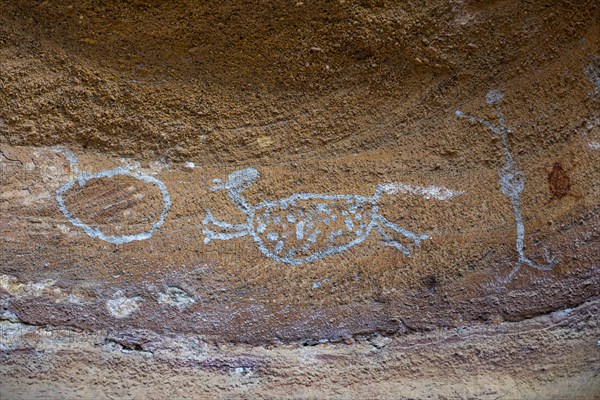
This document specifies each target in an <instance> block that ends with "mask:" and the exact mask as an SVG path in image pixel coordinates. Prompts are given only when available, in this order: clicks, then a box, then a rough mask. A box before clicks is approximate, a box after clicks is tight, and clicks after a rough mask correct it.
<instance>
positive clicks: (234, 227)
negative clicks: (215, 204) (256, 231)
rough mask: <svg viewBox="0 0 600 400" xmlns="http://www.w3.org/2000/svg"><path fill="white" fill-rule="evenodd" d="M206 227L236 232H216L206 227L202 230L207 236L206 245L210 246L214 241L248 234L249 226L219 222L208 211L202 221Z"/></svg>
mask: <svg viewBox="0 0 600 400" xmlns="http://www.w3.org/2000/svg"><path fill="white" fill-rule="evenodd" d="M202 223H203V224H204V225H214V226H216V227H217V228H221V229H225V230H229V231H234V232H215V231H213V230H210V229H209V228H207V227H206V226H205V227H204V228H202V233H204V234H205V235H206V236H205V238H204V243H205V244H208V243H210V242H211V241H212V240H229V239H235V238H239V237H242V236H245V235H247V234H248V226H247V225H245V224H230V223H227V222H224V221H219V220H217V219H216V218H215V217H214V216H213V215H212V213H211V212H210V210H208V209H207V210H206V217H204V219H203V220H202Z"/></svg>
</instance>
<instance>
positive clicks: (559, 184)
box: [546, 162, 581, 204]
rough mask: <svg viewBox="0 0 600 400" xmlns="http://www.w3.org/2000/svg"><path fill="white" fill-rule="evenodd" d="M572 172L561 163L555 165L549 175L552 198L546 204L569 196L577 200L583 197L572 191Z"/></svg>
mask: <svg viewBox="0 0 600 400" xmlns="http://www.w3.org/2000/svg"><path fill="white" fill-rule="evenodd" d="M570 172H571V170H566V169H564V168H563V166H562V164H561V163H559V162H555V163H554V165H553V166H552V170H551V171H550V172H549V173H548V189H549V190H550V194H551V195H552V197H551V198H550V200H548V202H547V203H546V204H549V203H550V202H552V201H553V200H560V199H562V198H563V197H565V196H567V195H569V196H573V197H576V198H580V197H581V195H579V194H576V193H573V192H572V191H571V186H572V185H571V177H570V175H569V173H570Z"/></svg>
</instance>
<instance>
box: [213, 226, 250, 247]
mask: <svg viewBox="0 0 600 400" xmlns="http://www.w3.org/2000/svg"><path fill="white" fill-rule="evenodd" d="M202 233H204V234H205V235H206V236H205V237H204V244H209V243H210V242H211V241H213V240H229V239H235V238H239V237H242V236H246V235H247V234H248V232H247V231H240V232H234V233H221V232H214V231H211V230H210V229H208V228H202Z"/></svg>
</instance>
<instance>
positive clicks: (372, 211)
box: [202, 168, 429, 265]
mask: <svg viewBox="0 0 600 400" xmlns="http://www.w3.org/2000/svg"><path fill="white" fill-rule="evenodd" d="M258 177H259V173H258V171H257V170H256V169H254V168H247V169H243V170H239V171H236V172H233V173H232V174H230V175H229V178H228V180H227V181H226V182H221V181H220V180H218V179H216V180H215V184H216V186H215V187H213V189H212V190H213V191H216V190H222V189H225V190H227V194H228V196H229V198H230V199H231V200H232V201H233V202H234V203H235V205H237V206H238V207H239V209H240V210H241V211H242V212H243V213H244V214H246V217H247V220H246V223H243V224H230V223H227V222H223V221H219V220H217V219H215V217H214V216H213V214H212V212H211V211H210V210H206V217H205V218H204V220H203V224H204V227H203V230H202V232H203V233H204V234H205V235H206V236H205V238H204V243H206V244H208V243H210V242H211V241H212V240H230V239H235V238H239V237H243V236H246V235H249V236H250V237H251V238H252V240H254V242H255V243H256V244H257V245H258V248H259V249H260V251H261V252H262V253H263V254H264V255H265V256H267V257H270V258H272V259H273V260H276V261H280V262H284V263H287V264H292V265H299V264H302V263H305V262H310V261H315V260H320V259H322V258H325V257H327V256H330V255H333V254H338V253H341V252H343V251H346V250H348V249H349V248H351V247H353V246H356V245H357V244H359V243H361V242H363V241H364V240H365V239H366V238H367V237H368V236H369V234H370V233H371V231H372V230H373V229H375V230H376V231H377V232H378V233H379V234H380V235H381V236H382V238H383V242H384V243H385V244H387V245H389V246H392V247H395V248H396V249H398V250H400V251H402V252H403V253H404V254H405V255H407V256H411V254H412V253H411V251H410V250H409V249H408V248H407V247H405V246H404V245H402V244H401V243H400V242H399V241H397V240H394V239H393V238H392V236H394V235H395V234H400V235H402V236H404V237H406V238H408V239H410V240H412V241H413V242H414V245H415V246H419V245H420V243H421V241H422V240H425V239H428V238H429V235H425V234H416V233H413V232H410V231H408V230H406V229H404V228H402V227H400V226H398V225H396V224H394V223H392V222H390V221H388V220H387V219H386V218H384V217H383V216H381V215H380V214H379V207H378V205H377V201H378V200H379V199H380V197H381V196H382V194H383V193H385V192H386V185H379V186H378V187H377V189H376V191H375V194H374V195H373V196H372V197H366V196H360V195H343V194H342V195H332V194H316V193H297V194H294V195H292V196H290V197H286V198H283V199H279V200H272V201H263V202H261V203H258V204H256V205H254V206H253V205H250V204H248V202H247V201H246V199H245V198H244V196H243V195H242V192H243V191H244V190H245V189H247V188H248V187H250V185H251V184H252V183H253V182H254V181H255V180H256V179H257V178H258ZM209 227H211V228H209ZM214 228H218V229H219V230H221V232H216V231H215V230H213V229H214Z"/></svg>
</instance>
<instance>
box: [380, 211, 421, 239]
mask: <svg viewBox="0 0 600 400" xmlns="http://www.w3.org/2000/svg"><path fill="white" fill-rule="evenodd" d="M373 218H374V219H375V220H376V222H378V223H379V224H381V225H382V226H384V227H386V228H389V229H391V230H393V231H394V232H397V233H399V234H401V235H404V236H405V237H407V238H409V239H412V240H414V242H415V245H417V246H419V245H420V244H421V240H425V239H429V235H417V234H416V233H412V232H410V231H407V230H406V229H404V228H402V227H400V226H398V225H396V224H394V223H392V222H390V221H388V220H387V219H385V218H384V217H382V216H381V215H375V216H374V217H373Z"/></svg>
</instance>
